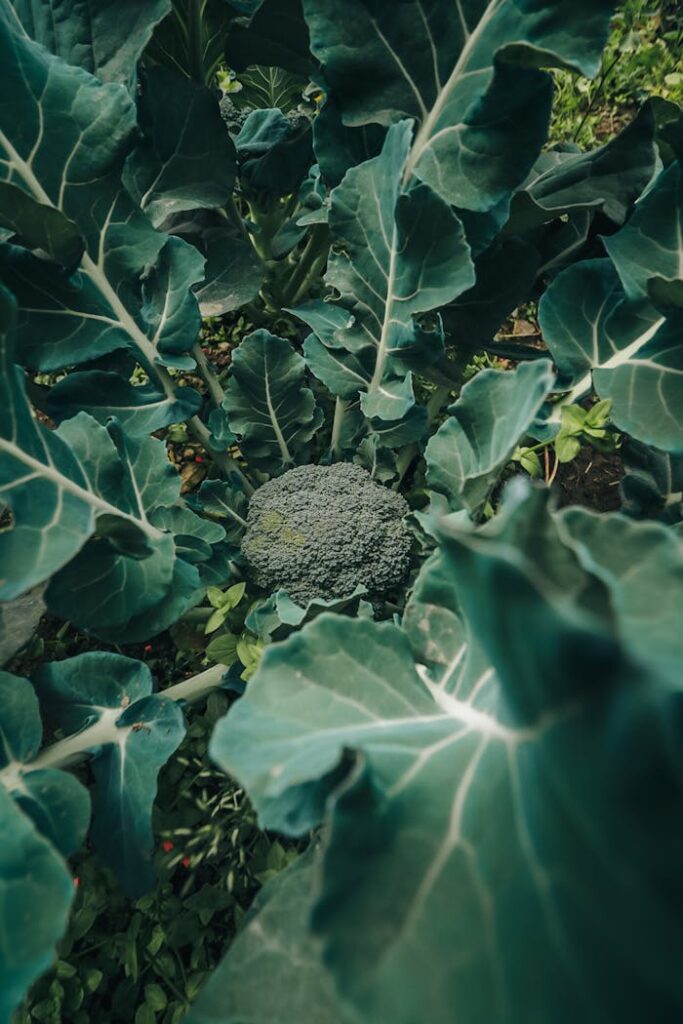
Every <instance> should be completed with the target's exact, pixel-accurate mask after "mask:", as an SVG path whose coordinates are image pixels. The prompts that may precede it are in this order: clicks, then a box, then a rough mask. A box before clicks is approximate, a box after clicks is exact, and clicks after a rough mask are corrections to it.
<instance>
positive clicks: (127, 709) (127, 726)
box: [36, 652, 185, 896]
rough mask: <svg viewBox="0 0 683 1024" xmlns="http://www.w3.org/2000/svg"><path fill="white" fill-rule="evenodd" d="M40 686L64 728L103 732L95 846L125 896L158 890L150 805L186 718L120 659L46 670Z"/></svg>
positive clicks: (140, 668)
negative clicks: (88, 727) (90, 727)
mask: <svg viewBox="0 0 683 1024" xmlns="http://www.w3.org/2000/svg"><path fill="white" fill-rule="evenodd" d="M36 681H37V685H38V688H39V693H40V694H41V697H43V698H44V699H45V701H46V703H47V705H48V706H49V707H50V711H51V714H52V715H53V716H54V718H55V720H56V721H57V722H59V723H60V724H61V725H62V726H63V727H64V728H67V729H69V730H72V729H77V728H78V727H79V724H80V726H81V727H82V726H84V725H86V724H88V725H93V724H97V723H101V724H102V739H101V742H100V744H99V745H96V736H95V735H93V749H92V753H93V758H92V766H93V773H94V776H95V782H96V789H95V792H94V794H93V812H94V820H93V828H92V838H93V842H94V843H95V845H96V847H97V849H98V851H99V854H100V856H101V857H102V858H103V860H104V861H105V863H106V864H108V865H109V866H110V867H111V868H112V869H113V870H114V871H116V873H117V875H118V876H119V878H120V880H121V883H122V885H123V887H124V889H125V891H126V892H128V893H129V894H130V895H131V896H138V895H140V894H141V893H142V892H144V891H145V890H146V889H147V888H149V886H150V885H152V884H153V883H154V878H155V875H154V870H153V866H152V850H153V840H152V826H151V812H152V804H153V802H154V797H155V795H156V786H157V775H158V773H159V770H160V769H161V768H162V767H163V765H164V764H165V763H166V761H167V760H168V759H169V757H170V756H171V754H172V753H173V752H174V751H175V750H176V748H177V747H178V745H179V744H180V741H181V740H182V738H183V735H184V733H185V724H184V720H183V715H182V711H181V710H180V707H179V706H178V705H177V704H176V703H175V702H174V701H171V700H168V699H166V698H165V697H163V696H156V695H152V692H151V691H152V678H151V675H150V673H149V669H148V668H147V667H146V666H145V665H143V664H142V663H141V662H139V661H135V660H134V659H132V658H124V657H122V656H120V655H116V654H105V653H102V652H94V653H91V654H83V655H78V656H77V657H75V658H69V659H68V660H67V661H63V662H53V663H51V664H49V665H43V666H41V668H40V669H39V671H38V673H37V675H36ZM112 726H114V727H115V728H113V729H112ZM94 733H96V730H94Z"/></svg>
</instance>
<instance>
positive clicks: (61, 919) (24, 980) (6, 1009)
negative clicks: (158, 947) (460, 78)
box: [0, 785, 74, 1024]
mask: <svg viewBox="0 0 683 1024" xmlns="http://www.w3.org/2000/svg"><path fill="white" fill-rule="evenodd" d="M0 827H1V828H2V834H3V836H4V841H3V843H2V847H1V848H0V907H1V908H2V909H1V910H0V1022H2V1024H10V1021H11V1019H12V1016H13V1011H14V1010H15V1009H17V1007H18V1006H19V1003H20V1002H21V1000H22V999H23V997H24V995H25V994H26V991H27V989H28V988H29V986H30V985H31V983H32V982H33V981H35V980H36V978H38V977H39V976H40V975H41V974H42V973H43V972H44V971H46V970H47V968H48V967H49V966H50V964H51V963H52V962H53V960H54V959H55V958H56V948H55V947H56V944H57V942H58V941H59V939H60V938H61V937H62V935H63V933H64V932H65V931H66V926H67V923H68V917H69V910H70V908H71V904H72V902H73V898H74V885H73V880H72V878H71V875H70V873H69V871H68V869H67V866H66V864H65V863H64V861H63V860H62V858H61V857H60V856H59V855H58V854H57V853H56V852H55V850H54V848H53V847H52V846H51V844H50V843H49V842H48V841H47V840H46V839H44V838H43V837H42V836H41V835H39V833H38V832H37V831H36V829H35V827H34V825H33V823H32V822H31V821H30V819H29V818H28V817H27V816H26V815H25V814H24V813H23V811H21V810H20V808H19V807H18V806H17V805H16V803H15V802H14V801H13V800H12V798H11V797H10V796H9V795H8V794H7V792H6V791H5V788H4V786H2V785H0Z"/></svg>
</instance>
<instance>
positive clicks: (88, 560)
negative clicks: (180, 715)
mask: <svg viewBox="0 0 683 1024" xmlns="http://www.w3.org/2000/svg"><path fill="white" fill-rule="evenodd" d="M58 433H59V436H60V437H62V438H63V439H64V440H65V441H66V442H67V443H68V444H69V447H70V449H71V451H73V452H74V453H75V455H76V456H77V458H78V460H79V463H78V465H79V467H81V472H82V474H83V475H84V477H85V478H86V480H87V484H88V491H87V497H88V499H89V501H90V503H91V505H92V508H93V510H94V511H95V512H107V513H109V514H110V515H113V516H115V517H116V518H115V520H114V525H116V524H118V523H119V522H120V521H123V522H124V523H125V524H130V529H132V530H134V533H133V539H134V543H133V545H131V544H130V542H129V541H128V537H127V535H126V534H125V533H124V534H121V533H120V532H118V533H116V534H114V531H113V530H112V529H111V527H109V523H108V521H107V527H108V528H107V530H106V531H105V532H104V533H103V534H101V535H97V536H95V537H93V538H92V539H91V540H90V541H89V543H88V544H87V545H86V546H85V547H83V549H82V550H81V551H80V552H79V554H78V555H77V556H76V557H75V558H74V559H73V560H72V561H71V562H70V563H69V564H68V565H66V566H64V568H62V569H61V571H60V572H58V573H57V574H56V575H54V576H53V577H52V579H51V581H50V584H49V586H48V589H47V592H46V597H45V600H46V603H47V605H48V607H49V608H50V609H51V610H52V611H53V612H54V613H55V614H58V615H60V616H62V617H64V618H67V619H69V620H70V621H71V622H73V623H74V624H75V625H78V626H80V627H81V628H83V629H87V630H89V631H91V632H93V633H94V634H95V635H97V636H100V637H102V638H103V639H111V640H113V641H115V642H116V641H119V640H122V639H123V638H126V639H128V640H129V641H130V640H144V639H147V638H148V637H150V636H154V635H155V634H156V633H159V632H161V630H162V629H165V628H166V627H167V626H168V625H170V624H171V622H174V621H175V620H176V619H177V618H179V617H180V615H182V614H183V613H184V612H185V611H187V609H188V608H190V607H191V606H192V605H193V604H196V603H197V602H198V600H199V599H200V597H201V593H202V590H201V584H200V577H199V573H198V570H197V568H196V567H195V564H194V563H195V562H196V561H197V558H196V557H195V554H194V551H193V549H190V550H189V551H188V549H187V547H186V544H187V540H186V538H188V537H189V538H192V536H193V535H194V536H195V537H198V538H202V537H203V538H204V543H205V544H206V545H207V546H206V548H202V551H201V552H200V556H199V557H200V559H202V560H207V559H209V558H210V557H211V554H212V551H211V546H210V545H212V544H214V543H218V542H220V541H221V540H222V539H223V536H224V533H223V531H222V529H221V528H220V527H219V526H217V524H212V523H207V522H206V521H205V520H201V519H200V518H199V517H197V516H195V515H194V514H193V513H191V512H190V511H189V509H186V508H183V507H182V506H180V505H179V504H178V502H179V498H180V480H179V478H178V476H177V474H176V473H175V472H174V470H173V467H172V466H171V464H170V463H169V462H168V459H167V457H166V452H165V448H164V445H163V443H162V442H160V441H157V440H156V439H155V438H145V439H144V440H141V441H137V440H133V439H132V438H129V437H127V436H126V435H124V434H123V433H121V431H119V430H118V428H117V427H116V426H115V424H110V426H109V428H108V429H105V428H104V427H101V426H99V424H96V423H95V421H94V420H92V419H91V418H90V417H89V416H87V415H86V414H85V413H80V414H79V415H78V416H76V417H74V418H73V419H70V420H67V421H66V422H65V423H63V424H62V426H61V427H60V428H59V432H58ZM207 527H208V528H209V529H210V531H211V532H210V533H208V534H207V532H206V531H207ZM9 536H10V537H11V536H12V534H11V533H10V534H9ZM140 537H142V538H144V540H145V541H146V543H147V546H146V547H145V548H144V549H142V550H140V548H139V538H140ZM81 540H82V543H84V542H85V540H86V537H85V536H84V537H82V539H81ZM15 543H16V546H17V551H18V552H19V551H20V549H21V548H20V545H21V543H22V538H21V537H20V536H19V537H17V538H16V541H15ZM184 545H185V546H184Z"/></svg>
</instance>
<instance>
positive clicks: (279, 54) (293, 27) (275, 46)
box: [225, 0, 314, 74]
mask: <svg viewBox="0 0 683 1024" xmlns="http://www.w3.org/2000/svg"><path fill="white" fill-rule="evenodd" d="M233 7H235V8H237V9H238V10H244V7H243V5H241V4H236V3H235V4H233ZM244 13H245V14H247V15H250V16H251V17H250V19H243V20H242V21H241V23H239V22H238V24H236V25H235V26H234V28H232V29H231V31H230V34H229V35H228V38H227V41H226V46H225V59H226V61H227V63H228V67H231V68H234V69H235V71H242V70H243V69H244V68H246V67H248V66H249V65H250V64H260V65H263V64H265V65H267V66H268V67H275V68H284V69H285V70H286V71H294V72H297V73H301V74H307V73H308V72H309V71H310V70H311V68H312V67H313V66H314V62H313V59H312V57H311V54H310V52H309V45H308V31H307V29H306V23H305V21H304V19H303V15H302V13H301V0H263V3H261V4H259V5H258V7H257V8H256V9H255V10H254V7H253V5H250V6H249V8H248V9H247V10H244Z"/></svg>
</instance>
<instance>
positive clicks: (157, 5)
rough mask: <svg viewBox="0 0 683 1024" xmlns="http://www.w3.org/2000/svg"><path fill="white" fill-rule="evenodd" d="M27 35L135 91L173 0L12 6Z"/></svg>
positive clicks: (23, 0) (17, 0)
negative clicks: (137, 74) (138, 74)
mask: <svg viewBox="0 0 683 1024" xmlns="http://www.w3.org/2000/svg"><path fill="white" fill-rule="evenodd" d="M9 4H10V5H11V7H12V8H13V9H14V14H15V16H16V18H17V20H18V21H19V22H20V23H21V25H22V27H23V29H24V31H25V32H26V34H27V35H28V36H29V37H30V38H31V39H35V41H36V42H37V43H41V44H42V45H43V46H45V47H46V48H47V49H48V50H50V51H51V52H52V53H54V54H56V55H57V56H58V57H61V58H62V59H63V60H65V61H66V62H67V63H68V64H75V65H76V66H77V67H79V68H83V70H84V71H88V72H90V74H91V75H95V77H96V78H99V79H100V81H101V82H121V83H122V84H123V85H127V86H132V85H133V84H134V82H135V71H136V65H137V62H138V60H139V58H140V56H141V54H142V51H143V50H144V48H145V46H146V45H147V43H148V41H149V39H150V36H151V35H152V31H153V29H154V26H155V25H156V24H157V23H158V22H160V21H161V20H162V18H164V17H165V15H166V14H168V12H169V11H170V10H171V3H170V0H117V3H115V4H112V3H109V2H108V0H88V3H87V4H83V3H82V2H80V0H61V2H60V3H59V5H58V9H57V10H56V9H55V4H54V2H53V0H9Z"/></svg>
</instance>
